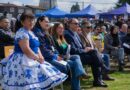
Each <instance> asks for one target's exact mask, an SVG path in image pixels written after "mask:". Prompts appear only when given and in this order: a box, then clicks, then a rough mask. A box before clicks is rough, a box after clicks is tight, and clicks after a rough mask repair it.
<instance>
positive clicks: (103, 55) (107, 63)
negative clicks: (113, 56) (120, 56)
mask: <svg viewBox="0 0 130 90" xmlns="http://www.w3.org/2000/svg"><path fill="white" fill-rule="evenodd" d="M102 59H103V60H104V64H105V66H106V67H107V69H108V70H110V56H109V54H102Z"/></svg>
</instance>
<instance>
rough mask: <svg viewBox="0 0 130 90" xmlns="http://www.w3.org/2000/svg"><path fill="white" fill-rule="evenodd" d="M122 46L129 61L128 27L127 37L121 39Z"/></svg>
mask: <svg viewBox="0 0 130 90" xmlns="http://www.w3.org/2000/svg"><path fill="white" fill-rule="evenodd" d="M122 44H123V48H124V51H125V53H126V54H127V55H128V59H129V61H130V26H128V30H127V35H126V36H125V37H123V42H122Z"/></svg>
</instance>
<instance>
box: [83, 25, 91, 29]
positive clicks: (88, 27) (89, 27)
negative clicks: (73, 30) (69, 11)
mask: <svg viewBox="0 0 130 90" xmlns="http://www.w3.org/2000/svg"><path fill="white" fill-rule="evenodd" d="M83 28H87V29H91V28H92V26H86V27H83Z"/></svg>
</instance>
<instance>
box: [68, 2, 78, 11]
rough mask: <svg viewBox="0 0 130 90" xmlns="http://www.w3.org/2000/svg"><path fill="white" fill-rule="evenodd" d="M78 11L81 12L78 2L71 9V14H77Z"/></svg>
mask: <svg viewBox="0 0 130 90" xmlns="http://www.w3.org/2000/svg"><path fill="white" fill-rule="evenodd" d="M76 11H80V6H79V4H78V2H77V3H76V4H75V5H73V6H72V7H71V11H70V12H71V13H72V12H76Z"/></svg>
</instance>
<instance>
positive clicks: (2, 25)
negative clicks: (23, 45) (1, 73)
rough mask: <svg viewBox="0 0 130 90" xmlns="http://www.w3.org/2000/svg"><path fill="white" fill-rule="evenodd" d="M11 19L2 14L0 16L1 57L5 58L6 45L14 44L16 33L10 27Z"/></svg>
mask: <svg viewBox="0 0 130 90" xmlns="http://www.w3.org/2000/svg"><path fill="white" fill-rule="evenodd" d="M9 24H10V22H9V20H8V19H7V18H6V17H4V16H1V17H0V58H4V57H5V56H4V46H9V45H13V44H14V34H13V33H12V31H11V30H10V29H9Z"/></svg>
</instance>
